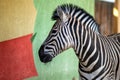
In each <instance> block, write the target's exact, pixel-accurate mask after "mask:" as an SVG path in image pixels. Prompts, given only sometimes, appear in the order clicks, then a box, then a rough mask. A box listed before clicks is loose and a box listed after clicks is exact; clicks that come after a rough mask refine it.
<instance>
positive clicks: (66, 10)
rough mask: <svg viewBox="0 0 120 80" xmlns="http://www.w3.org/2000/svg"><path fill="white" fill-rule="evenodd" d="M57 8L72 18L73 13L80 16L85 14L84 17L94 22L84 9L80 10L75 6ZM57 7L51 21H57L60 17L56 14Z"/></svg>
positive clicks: (64, 5)
mask: <svg viewBox="0 0 120 80" xmlns="http://www.w3.org/2000/svg"><path fill="white" fill-rule="evenodd" d="M58 7H60V8H61V9H62V10H63V11H64V12H65V13H66V14H68V15H70V16H71V17H72V16H74V14H75V13H77V12H80V14H81V13H85V14H86V15H89V17H90V18H92V19H93V20H94V18H93V17H92V16H91V15H90V14H89V13H87V12H86V11H85V10H84V9H82V8H80V7H78V6H76V5H73V4H63V5H60V6H58ZM58 7H57V8H56V9H55V10H54V12H53V16H52V20H57V19H59V17H60V16H59V15H58V13H57V9H58ZM73 10H74V13H73V15H72V14H71V13H72V12H73Z"/></svg>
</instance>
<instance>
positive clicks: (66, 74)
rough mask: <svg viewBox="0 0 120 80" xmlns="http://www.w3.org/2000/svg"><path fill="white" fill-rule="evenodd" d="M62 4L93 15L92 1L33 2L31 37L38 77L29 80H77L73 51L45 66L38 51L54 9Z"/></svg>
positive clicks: (54, 0)
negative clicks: (71, 4)
mask: <svg viewBox="0 0 120 80" xmlns="http://www.w3.org/2000/svg"><path fill="white" fill-rule="evenodd" d="M63 3H73V4H76V5H78V6H81V7H82V8H84V9H85V10H87V11H88V12H89V13H90V14H92V15H94V0H34V4H35V7H36V10H37V15H36V22H35V28H34V34H35V35H34V36H33V39H32V40H33V51H34V61H35V65H36V69H37V72H38V75H39V76H38V77H34V78H31V79H29V80H72V79H73V78H75V80H78V59H77V57H76V56H75V53H74V51H73V49H69V50H67V51H64V52H63V53H61V54H60V55H58V56H57V57H55V58H54V59H53V61H52V62H49V63H47V64H44V63H41V62H40V60H39V57H38V49H39V48H40V45H41V44H42V42H43V41H44V40H45V38H46V37H47V35H48V33H49V31H50V29H51V27H52V26H53V24H54V21H52V20H51V16H52V12H53V11H54V9H55V8H56V7H57V6H58V5H60V4H63Z"/></svg>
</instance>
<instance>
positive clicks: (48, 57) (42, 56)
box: [38, 46, 52, 63]
mask: <svg viewBox="0 0 120 80" xmlns="http://www.w3.org/2000/svg"><path fill="white" fill-rule="evenodd" d="M38 53H39V58H40V61H41V62H43V63H47V62H50V61H52V56H51V55H50V54H45V52H44V48H43V46H41V48H40V50H39V52H38Z"/></svg>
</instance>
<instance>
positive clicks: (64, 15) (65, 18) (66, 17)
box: [57, 7, 68, 22]
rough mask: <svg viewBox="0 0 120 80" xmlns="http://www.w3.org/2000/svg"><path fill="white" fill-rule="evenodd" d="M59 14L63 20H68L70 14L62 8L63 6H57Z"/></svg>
mask: <svg viewBox="0 0 120 80" xmlns="http://www.w3.org/2000/svg"><path fill="white" fill-rule="evenodd" d="M57 14H58V16H59V18H60V19H61V20H62V21H63V22H66V21H67V20H68V15H67V14H66V13H65V12H64V11H63V10H62V9H61V7H58V8H57Z"/></svg>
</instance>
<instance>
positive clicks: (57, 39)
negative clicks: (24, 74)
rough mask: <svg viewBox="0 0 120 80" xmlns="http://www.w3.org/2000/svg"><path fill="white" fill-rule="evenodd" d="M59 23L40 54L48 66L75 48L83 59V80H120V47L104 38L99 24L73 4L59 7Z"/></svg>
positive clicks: (54, 13)
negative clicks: (57, 57) (59, 55)
mask: <svg viewBox="0 0 120 80" xmlns="http://www.w3.org/2000/svg"><path fill="white" fill-rule="evenodd" d="M52 20H55V21H56V22H55V24H54V25H53V27H52V29H51V31H50V33H49V35H48V37H47V39H46V40H45V41H44V42H43V44H42V45H41V47H40V49H39V51H38V53H39V57H40V61H41V62H43V63H47V62H50V61H52V59H53V58H54V57H55V56H57V55H58V54H60V53H61V52H63V51H64V50H66V49H69V48H73V49H74V51H75V53H76V56H77V57H78V59H79V69H78V72H79V76H80V80H120V43H119V42H118V41H116V40H115V39H113V38H112V37H110V36H109V37H107V36H104V35H102V34H100V32H99V29H98V24H97V23H96V21H95V20H94V18H93V17H92V16H91V15H90V14H88V13H87V12H86V11H85V10H83V9H81V8H80V7H78V6H76V5H73V4H63V5H59V6H58V7H57V8H56V9H55V11H54V12H53V16H52Z"/></svg>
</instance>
